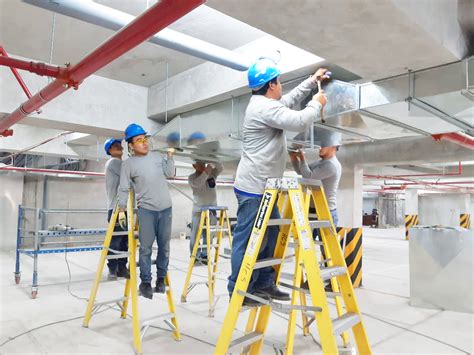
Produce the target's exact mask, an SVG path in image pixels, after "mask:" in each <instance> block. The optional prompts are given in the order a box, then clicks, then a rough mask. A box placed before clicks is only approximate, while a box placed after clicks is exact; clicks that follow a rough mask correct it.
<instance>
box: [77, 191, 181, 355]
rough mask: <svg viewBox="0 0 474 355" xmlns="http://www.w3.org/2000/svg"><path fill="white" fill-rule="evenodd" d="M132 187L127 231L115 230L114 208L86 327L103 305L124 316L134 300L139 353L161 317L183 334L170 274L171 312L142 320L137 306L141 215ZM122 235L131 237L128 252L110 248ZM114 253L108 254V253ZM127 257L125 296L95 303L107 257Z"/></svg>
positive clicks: (135, 339) (176, 333)
mask: <svg viewBox="0 0 474 355" xmlns="http://www.w3.org/2000/svg"><path fill="white" fill-rule="evenodd" d="M133 197H134V196H133V190H130V195H129V199H128V205H127V225H128V231H124V232H114V228H115V225H116V223H117V219H118V214H119V208H118V206H116V207H115V209H114V212H113V214H112V216H111V218H110V222H109V225H108V228H107V232H106V235H105V239H104V245H103V249H102V252H101V255H100V259H99V264H98V267H97V272H96V275H95V278H94V283H93V286H92V289H91V293H90V296H89V300H88V303H87V308H86V313H85V316H84V320H83V323H82V325H83V327H85V328H88V327H89V322H90V320H91V318H92V316H93V315H94V314H95V313H97V312H98V311H99V310H100V309H101V308H102V307H110V306H109V305H111V304H115V305H117V306H118V307H119V308H120V310H121V313H120V316H121V318H124V319H125V318H127V310H128V304H129V301H130V300H131V308H132V315H131V318H132V326H133V327H132V328H133V348H134V351H135V353H136V354H141V353H142V340H143V337H144V336H145V333H146V332H147V330H148V329H149V328H150V326H152V324H153V323H154V322H156V321H158V320H163V321H164V322H165V323H166V324H167V325H168V326H169V327H170V329H171V330H172V332H173V337H174V338H175V340H180V338H181V335H180V332H179V327H178V321H177V318H176V310H175V306H174V301H173V293H172V289H171V283H170V277H169V274H168V275H166V278H165V285H166V299H167V303H168V310H169V312H168V313H165V314H160V315H157V316H152V317H148V318H146V319H142V320H141V321H140V314H139V307H138V306H139V305H138V287H137V262H136V255H137V248H138V228H139V225H138V218H137V216H136V213H135V208H134V206H133V201H134V198H133ZM115 235H119V236H122V237H127V238H128V251H127V252H123V251H118V250H113V249H111V248H110V242H111V240H112V236H115ZM109 251H110V252H111V255H108V252H109ZM124 257H127V258H128V260H129V269H130V278H129V279H127V280H126V282H125V288H124V291H123V296H122V297H119V298H116V299H112V300H107V301H100V302H96V298H97V293H98V290H99V286H100V284H101V280H102V271H103V269H104V265H105V263H106V261H107V260H108V259H112V258H114V259H118V258H124Z"/></svg>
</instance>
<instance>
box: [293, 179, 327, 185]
mask: <svg viewBox="0 0 474 355" xmlns="http://www.w3.org/2000/svg"><path fill="white" fill-rule="evenodd" d="M298 182H299V183H300V184H301V185H306V186H314V187H319V186H321V185H322V182H321V180H314V179H305V178H298Z"/></svg>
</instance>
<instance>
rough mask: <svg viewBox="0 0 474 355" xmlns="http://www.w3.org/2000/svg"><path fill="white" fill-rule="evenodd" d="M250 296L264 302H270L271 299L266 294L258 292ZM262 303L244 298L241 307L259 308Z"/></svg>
mask: <svg viewBox="0 0 474 355" xmlns="http://www.w3.org/2000/svg"><path fill="white" fill-rule="evenodd" d="M252 295H254V296H257V297H260V298H263V299H264V300H267V301H271V300H272V298H271V297H270V296H268V295H267V294H266V293H263V292H260V290H258V291H255V292H253V293H252ZM261 305H262V303H260V302H258V301H256V300H254V299H252V298H250V297H245V298H244V302H243V303H242V306H247V307H259V306H261Z"/></svg>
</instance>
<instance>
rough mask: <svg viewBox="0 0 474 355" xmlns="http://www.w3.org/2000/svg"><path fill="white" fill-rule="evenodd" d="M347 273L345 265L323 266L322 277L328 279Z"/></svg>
mask: <svg viewBox="0 0 474 355" xmlns="http://www.w3.org/2000/svg"><path fill="white" fill-rule="evenodd" d="M346 273H347V270H346V268H345V267H344V266H331V267H326V268H321V278H322V279H323V280H324V281H326V280H329V279H331V278H333V277H336V276H340V275H344V274H346Z"/></svg>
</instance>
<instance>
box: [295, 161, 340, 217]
mask: <svg viewBox="0 0 474 355" xmlns="http://www.w3.org/2000/svg"><path fill="white" fill-rule="evenodd" d="M292 164H293V167H294V168H295V171H296V173H297V174H301V175H302V176H303V177H304V178H308V179H316V180H321V182H322V183H323V187H324V193H325V194H326V200H327V201H328V206H329V209H330V210H331V211H332V210H335V209H337V188H338V187H339V180H340V179H341V173H342V167H341V163H339V160H338V159H337V157H336V156H334V157H332V158H331V159H327V160H318V161H316V162H314V163H311V164H310V165H308V163H307V162H306V161H303V162H302V163H301V162H300V163H299V164H298V163H297V162H295V161H292Z"/></svg>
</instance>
